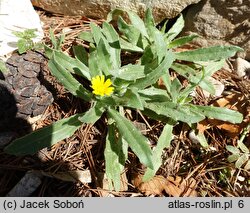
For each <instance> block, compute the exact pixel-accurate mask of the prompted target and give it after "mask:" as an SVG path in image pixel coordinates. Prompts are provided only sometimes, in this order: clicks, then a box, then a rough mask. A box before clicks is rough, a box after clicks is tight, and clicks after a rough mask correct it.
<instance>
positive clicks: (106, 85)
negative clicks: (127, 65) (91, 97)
mask: <svg viewBox="0 0 250 213" xmlns="http://www.w3.org/2000/svg"><path fill="white" fill-rule="evenodd" d="M111 85H112V82H111V80H110V79H109V78H108V79H107V80H106V81H105V77H104V75H101V76H99V75H97V76H95V77H93V78H92V80H91V87H92V89H93V93H94V94H95V95H100V96H104V95H108V96H109V95H111V93H112V92H113V90H114V87H112V86H111Z"/></svg>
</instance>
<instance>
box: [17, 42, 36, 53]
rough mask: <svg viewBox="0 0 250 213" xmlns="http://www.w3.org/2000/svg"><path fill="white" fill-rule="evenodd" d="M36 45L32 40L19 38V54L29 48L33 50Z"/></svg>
mask: <svg viewBox="0 0 250 213" xmlns="http://www.w3.org/2000/svg"><path fill="white" fill-rule="evenodd" d="M33 46H34V43H33V41H32V40H27V39H19V40H18V41H17V48H18V52H19V54H23V53H25V52H27V50H31V49H32V48H33Z"/></svg>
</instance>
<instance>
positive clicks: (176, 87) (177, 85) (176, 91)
mask: <svg viewBox="0 0 250 213" xmlns="http://www.w3.org/2000/svg"><path fill="white" fill-rule="evenodd" d="M181 88H182V84H181V82H180V81H179V80H178V78H175V79H174V80H173V81H172V84H171V87H170V94H171V98H172V101H173V102H174V103H177V100H178V96H179V95H180V91H181Z"/></svg>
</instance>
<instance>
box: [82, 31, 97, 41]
mask: <svg viewBox="0 0 250 213" xmlns="http://www.w3.org/2000/svg"><path fill="white" fill-rule="evenodd" d="M78 38H80V39H82V40H84V41H87V42H90V43H94V42H95V41H94V39H93V35H92V33H91V32H86V31H85V32H81V33H80V34H79V35H78Z"/></svg>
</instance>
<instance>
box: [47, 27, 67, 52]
mask: <svg viewBox="0 0 250 213" xmlns="http://www.w3.org/2000/svg"><path fill="white" fill-rule="evenodd" d="M49 35H50V40H51V43H52V49H54V50H60V49H61V46H62V44H63V42H64V39H65V35H64V34H63V35H61V36H60V37H59V38H56V37H55V34H54V32H53V30H52V29H51V28H50V29H49Z"/></svg>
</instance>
